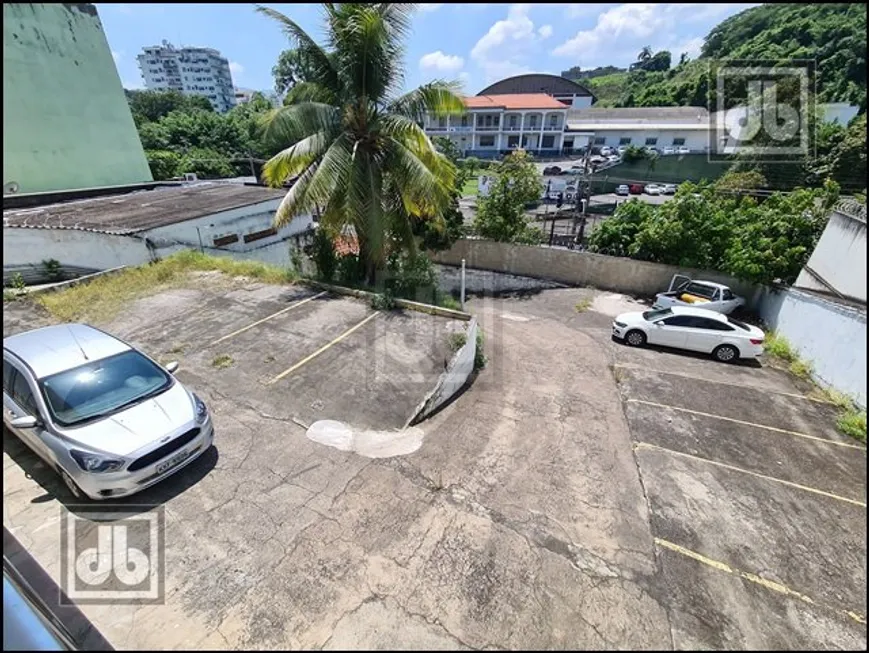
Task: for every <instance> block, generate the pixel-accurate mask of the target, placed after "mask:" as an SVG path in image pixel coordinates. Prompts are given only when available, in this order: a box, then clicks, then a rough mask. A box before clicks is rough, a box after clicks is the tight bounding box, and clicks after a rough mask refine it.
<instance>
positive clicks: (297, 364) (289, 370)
mask: <svg viewBox="0 0 869 653" xmlns="http://www.w3.org/2000/svg"><path fill="white" fill-rule="evenodd" d="M379 313H380V311H374V312H373V313H372V314H371V315H369V316H368V317H366V318H365V319H364V320H362V321H361V322H359V323H358V324H356V325H354V326H352V327H350V328H349V329H347V330H346V331H345V332H344V333H342V334H341V335H340V336H338V337H337V338H335V339H334V340H333V341H332V342H329V343H327V344H325V345H323V346H322V347H320V348H319V349H318V350H317V351H315V352H314V353H313V354H310V355H308V356H305V357H304V358H303V359H302V360H300V361H299V362H298V363H296V364H295V365H293V366H292V367H290V368H288V369H286V370H284V371H283V372H281V373H280V374H278V375H277V376H276V377H275V378H273V379H271V380H269V381H266V385H271V384H272V383H275V382H276V381H280V380H281V379H282V378H284V377H285V376H287V375H288V374H291V373H293V372H295V371H296V370H297V369H299V368H300V367H301V366H302V365H304V364H305V363H307V362H309V361H311V360H313V359H314V358H316V357H317V356H319V355H320V354H322V353H323V352H324V351H326V350H327V349H329V347H331V346H333V345H337V344H338V343H339V342H341V341H342V340H344V338H346V337H347V336H349V335H350V334H351V333H353V332H354V331H356V330H357V329H360V328H362V327H363V326H364V325H365V323H366V322H368V321H369V320H373V319H374V318H375V317H377V315H378V314H379Z"/></svg>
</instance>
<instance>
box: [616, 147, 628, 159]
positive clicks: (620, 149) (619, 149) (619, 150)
mask: <svg viewBox="0 0 869 653" xmlns="http://www.w3.org/2000/svg"><path fill="white" fill-rule="evenodd" d="M616 151H617V152H618V153H619V156H621V155H623V154H624V153H625V152H627V151H628V146H627V145H619V147H618V149H617V150H616Z"/></svg>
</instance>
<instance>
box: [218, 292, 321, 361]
mask: <svg viewBox="0 0 869 653" xmlns="http://www.w3.org/2000/svg"><path fill="white" fill-rule="evenodd" d="M325 294H327V293H326V292H325V291H323V292H321V293H319V294H317V295H312V296H311V297H306V298H305V299H302V300H301V301H298V302H296V303H295V304H290V305H289V306H287V307H286V308H282V309H281V310H279V311H278V312H276V313H272V314H271V315H267V316H266V317H264V318H263V319H261V320H257V321H256V322H254V323H253V324H248V325H247V326H246V327H242V328H240V329H238V330H237V331H233V332H232V333H227V334H226V335H225V336H223V337H221V338H218V339H217V340H215V341H214V342H209V343H208V344H207V345H205V347H206V348H208V347H212V346H214V345H216V344H217V343H219V342H223V341H224V340H229V339H230V338H234V337H235V336H237V335H239V334H241V333H244V332H245V331H247V330H248V329H253V328H254V327H255V326H259V325H260V324H262V323H263V322H268V321H269V320H271V319H272V318H274V317H277V316H278V315H283V314H284V313H286V312H288V311H291V310H293V309H294V308H298V307H299V306H301V305H302V304H307V303H308V302H310V301H312V300H314V299H317V298H318V297H322V296H323V295H325Z"/></svg>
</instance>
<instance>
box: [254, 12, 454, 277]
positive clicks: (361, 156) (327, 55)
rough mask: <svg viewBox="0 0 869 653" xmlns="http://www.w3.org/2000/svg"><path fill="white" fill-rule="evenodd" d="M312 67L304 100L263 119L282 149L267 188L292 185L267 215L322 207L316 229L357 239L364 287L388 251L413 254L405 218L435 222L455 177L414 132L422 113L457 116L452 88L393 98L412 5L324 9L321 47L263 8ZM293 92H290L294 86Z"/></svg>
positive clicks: (287, 215) (270, 165)
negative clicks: (328, 229)
mask: <svg viewBox="0 0 869 653" xmlns="http://www.w3.org/2000/svg"><path fill="white" fill-rule="evenodd" d="M258 11H260V12H261V13H263V14H265V15H267V16H270V17H271V18H273V19H274V20H276V21H277V22H278V23H279V24H280V25H281V26H282V27H283V29H284V32H285V33H286V34H287V35H288V36H289V37H290V38H291V39H292V40H293V41H294V45H295V47H296V49H297V50H300V51H301V52H302V53H303V56H304V58H305V60H306V61H307V62H308V64H309V65H310V66H311V70H312V72H313V73H314V74H313V79H315V80H316V81H315V82H307V83H306V86H307V87H308V88H309V89H310V95H308V96H307V97H305V98H304V99H303V98H301V97H297V98H295V99H294V103H293V104H290V105H289V106H284V107H282V108H280V109H278V110H276V111H274V112H272V113H270V114H269V116H268V120H267V121H266V122H265V126H266V131H267V133H268V134H270V135H271V136H272V137H279V138H281V139H282V140H283V141H284V143H285V144H286V145H285V149H283V150H282V151H281V152H279V153H278V154H276V155H275V156H274V157H272V158H271V159H270V160H269V161H268V162H267V163H266V164H265V166H264V167H263V176H264V178H265V179H266V180H267V181H268V183H269V184H271V185H273V186H275V187H279V186H281V185H282V184H283V182H284V181H285V180H286V179H288V178H289V177H291V176H294V175H298V181H296V183H295V184H294V185H293V187H292V188H291V189H290V190H289V191H288V193H287V195H286V197H285V198H284V201H283V202H282V203H281V205H280V207H279V208H278V210H277V213H276V215H275V223H276V224H277V225H279V226H282V225H284V224H286V223H287V222H288V221H289V220H291V219H292V218H293V217H294V216H296V215H299V214H301V213H306V212H309V211H312V210H313V209H314V208H315V207H321V208H322V212H321V222H322V223H324V224H326V225H328V226H330V227H331V228H332V229H333V230H334V231H335V232H341V231H343V228H344V227H345V226H350V227H352V228H353V230H354V231H355V233H356V236H357V239H358V242H359V249H360V257H361V258H362V260H363V261H364V262H365V268H366V275H365V276H366V279H367V281H368V283H369V284H374V283H375V281H376V273H377V271H378V270H379V269H383V268H384V266H385V264H386V261H387V257H388V255H389V254H390V253H391V252H392V251H394V250H395V249H407V250H413V249H414V248H415V240H414V236H413V228H412V227H413V220H414V219H416V218H427V219H437V218H439V217H440V218H442V217H443V214H444V211H446V210H447V208H448V207H449V204H450V199H451V194H452V192H453V191H454V189H455V186H454V185H455V176H456V169H455V166H454V165H453V164H451V163H450V162H449V161H448V160H447V159H446V157H444V156H443V155H441V154H439V153H438V152H437V151H436V150H435V149H434V147H433V146H432V144H431V141H430V140H429V139H428V137H427V136H426V134H425V132H424V131H423V130H422V128H421V127H420V126H419V124H418V121H421V120H422V119H423V117H424V116H425V115H426V114H433V115H450V114H460V113H461V112H463V111H464V105H463V103H462V100H461V98H459V97H458V96H457V95H456V94H455V92H454V91H455V89H456V88H457V86H456V85H450V84H446V83H443V82H434V83H431V84H427V85H425V86H422V87H420V88H418V89H416V90H414V91H411V92H410V93H407V94H405V95H402V96H398V95H396V91H397V90H398V89H399V88H401V84H402V81H403V68H402V63H403V62H402V59H403V57H402V53H403V47H404V40H405V38H406V36H407V34H408V32H409V29H410V19H411V15H412V12H413V6H412V5H400V4H386V3H364V4H324V5H323V11H324V14H325V18H326V20H325V31H326V35H327V36H326V42H327V44H328V46H327V48H323V47H321V46H320V45H319V44H317V43H316V42H315V41H314V40H313V39H312V38H311V37H310V36H309V35H308V34H307V33H306V32H305V31H304V30H303V29H302V28H301V27H299V25H298V24H296V23H295V22H294V21H293V20H292V19H290V18H287V17H286V16H284V15H283V14H281V13H280V12H277V11H275V10H273V9H270V8H267V7H258ZM295 88H299V85H298V84H297V86H296V87H295Z"/></svg>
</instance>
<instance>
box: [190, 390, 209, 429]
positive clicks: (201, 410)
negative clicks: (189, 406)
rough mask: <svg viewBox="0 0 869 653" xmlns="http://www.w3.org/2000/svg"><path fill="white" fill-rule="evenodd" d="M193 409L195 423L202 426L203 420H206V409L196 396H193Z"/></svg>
mask: <svg viewBox="0 0 869 653" xmlns="http://www.w3.org/2000/svg"><path fill="white" fill-rule="evenodd" d="M193 407H194V409H195V411H196V423H197V424H204V423H205V420H207V419H208V407H207V406H206V405H205V402H204V401H202V399H200V398H199V397H197V396H196V395H193Z"/></svg>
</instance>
